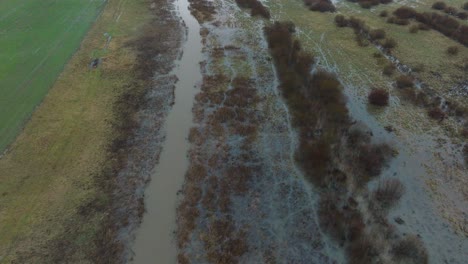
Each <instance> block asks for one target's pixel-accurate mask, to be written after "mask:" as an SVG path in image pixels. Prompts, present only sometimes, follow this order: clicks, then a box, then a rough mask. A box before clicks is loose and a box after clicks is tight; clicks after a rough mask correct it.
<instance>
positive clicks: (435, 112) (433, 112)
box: [428, 107, 445, 121]
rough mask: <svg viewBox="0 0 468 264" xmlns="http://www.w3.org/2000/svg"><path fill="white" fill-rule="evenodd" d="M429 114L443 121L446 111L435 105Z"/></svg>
mask: <svg viewBox="0 0 468 264" xmlns="http://www.w3.org/2000/svg"><path fill="white" fill-rule="evenodd" d="M428 115H429V117H430V118H432V119H435V120H439V121H442V120H443V119H444V118H445V113H444V111H442V109H440V108H439V107H434V108H432V109H430V110H429V112H428Z"/></svg>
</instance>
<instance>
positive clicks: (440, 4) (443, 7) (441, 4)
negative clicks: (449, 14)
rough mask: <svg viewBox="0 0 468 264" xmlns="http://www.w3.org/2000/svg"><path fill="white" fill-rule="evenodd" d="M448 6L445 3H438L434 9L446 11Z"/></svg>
mask: <svg viewBox="0 0 468 264" xmlns="http://www.w3.org/2000/svg"><path fill="white" fill-rule="evenodd" d="M446 7H447V5H446V4H445V3H444V2H441V1H438V2H435V3H434V4H433V5H432V8H433V9H435V10H444V9H445V8H446Z"/></svg>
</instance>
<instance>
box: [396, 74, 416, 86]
mask: <svg viewBox="0 0 468 264" xmlns="http://www.w3.org/2000/svg"><path fill="white" fill-rule="evenodd" d="M396 85H397V87H398V88H400V89H404V88H411V87H413V86H414V82H413V78H411V77H410V76H408V75H400V76H399V77H398V78H397V79H396Z"/></svg>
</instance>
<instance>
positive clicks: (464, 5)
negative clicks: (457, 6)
mask: <svg viewBox="0 0 468 264" xmlns="http://www.w3.org/2000/svg"><path fill="white" fill-rule="evenodd" d="M463 9H465V10H468V2H466V3H464V4H463Z"/></svg>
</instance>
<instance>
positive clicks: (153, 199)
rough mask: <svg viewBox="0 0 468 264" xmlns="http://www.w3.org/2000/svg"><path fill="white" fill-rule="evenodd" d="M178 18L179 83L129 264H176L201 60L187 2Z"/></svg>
mask: <svg viewBox="0 0 468 264" xmlns="http://www.w3.org/2000/svg"><path fill="white" fill-rule="evenodd" d="M175 5H176V6H177V7H178V9H179V12H180V16H181V17H182V19H183V20H184V22H185V25H186V26H187V28H188V35H187V41H186V43H185V45H184V49H183V55H182V58H181V60H180V61H179V62H178V66H177V68H176V69H175V73H176V76H177V77H178V79H179V81H178V82H177V84H176V88H175V104H174V105H173V107H172V110H171V112H170V113H169V115H168V118H167V120H166V125H165V129H166V134H167V136H166V141H165V142H164V146H163V150H162V153H161V157H160V160H159V165H158V166H157V167H156V170H155V172H154V174H153V175H152V178H151V182H150V183H149V185H148V187H147V189H146V190H145V206H146V213H145V215H144V216H143V221H142V224H141V226H140V228H139V229H138V231H137V235H136V240H135V243H134V245H133V251H134V253H135V256H134V259H133V261H132V263H135V264H144V263H176V255H177V249H176V244H175V238H174V231H175V228H176V206H177V191H178V190H180V189H181V187H182V184H183V182H184V177H185V172H186V170H187V166H188V158H187V151H188V149H189V142H188V141H187V136H188V132H189V129H190V127H192V125H193V116H192V107H193V101H194V96H195V94H196V93H197V89H195V88H194V86H196V85H197V84H198V83H199V82H200V81H201V79H202V76H201V73H200V65H199V62H200V61H201V60H202V45H201V37H200V34H199V32H200V25H199V24H198V22H197V21H196V20H195V18H194V17H193V16H192V15H191V14H190V11H189V10H188V6H189V3H188V1H187V0H177V1H176V3H175Z"/></svg>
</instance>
